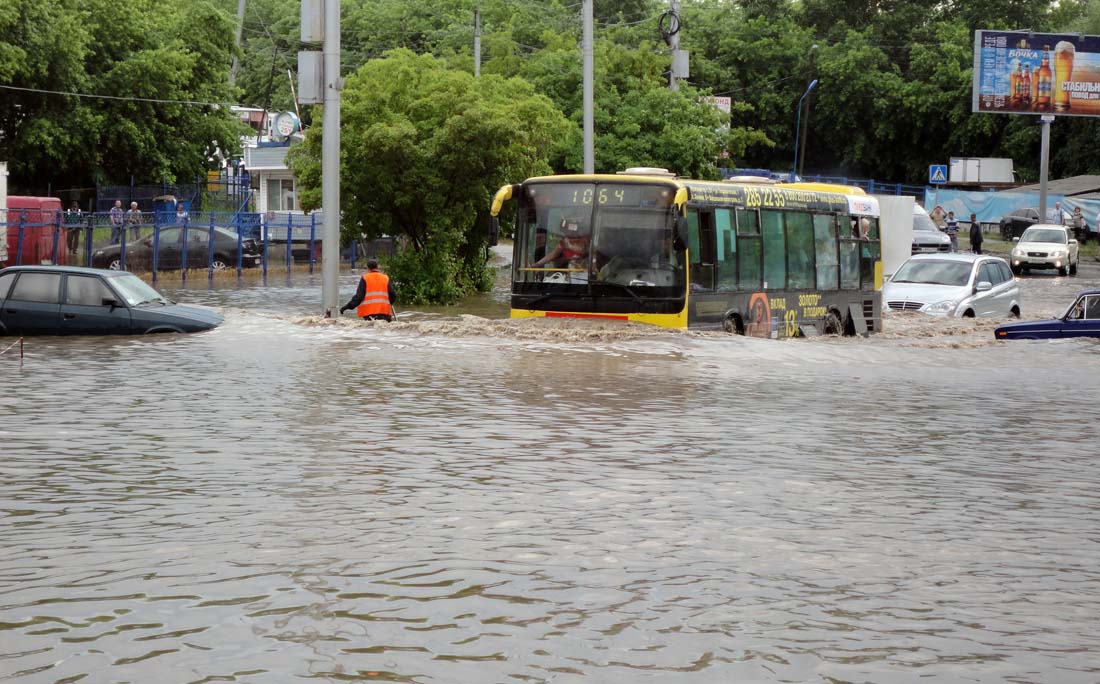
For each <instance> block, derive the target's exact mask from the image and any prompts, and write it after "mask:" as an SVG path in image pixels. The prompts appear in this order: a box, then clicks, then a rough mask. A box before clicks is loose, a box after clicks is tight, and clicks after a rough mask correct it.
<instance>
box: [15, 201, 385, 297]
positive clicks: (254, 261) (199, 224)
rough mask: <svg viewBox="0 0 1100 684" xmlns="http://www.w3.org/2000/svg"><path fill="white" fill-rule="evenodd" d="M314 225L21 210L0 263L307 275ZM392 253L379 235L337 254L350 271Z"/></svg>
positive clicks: (316, 248) (208, 215) (210, 215)
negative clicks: (303, 269) (277, 269)
mask: <svg viewBox="0 0 1100 684" xmlns="http://www.w3.org/2000/svg"><path fill="white" fill-rule="evenodd" d="M13 214H14V211H13V212H11V213H9V216H11V215H13ZM0 218H3V217H2V216H0ZM321 227H322V220H321V217H320V215H319V214H311V215H300V214H287V215H273V216H265V215H261V214H254V213H245V212H240V211H238V212H193V213H190V214H189V215H187V216H186V217H177V216H170V217H167V218H166V217H165V216H164V215H163V214H161V213H159V212H155V213H154V212H149V213H141V214H131V215H129V216H127V215H125V214H123V215H122V217H121V218H120V217H118V216H117V215H116V216H115V217H112V216H111V215H110V213H109V212H98V213H67V212H58V211H48V212H47V211H31V212H27V211H24V212H21V213H20V215H19V219H18V221H13V222H11V223H4V222H0V231H3V234H5V235H7V236H8V260H7V262H6V263H0V266H7V265H21V264H38V263H49V264H69V265H81V266H92V267H95V268H114V269H121V270H134V271H140V272H150V273H151V274H152V278H153V280H154V281H156V279H157V275H158V273H161V272H164V271H169V270H171V271H180V272H181V273H182V275H183V277H185V278H186V274H187V271H188V270H189V269H195V268H202V269H206V270H207V271H208V274H209V276H210V277H213V275H214V273H215V272H216V271H219V270H226V269H231V268H232V269H235V270H236V272H237V274H238V275H241V274H242V272H243V271H244V269H245V268H260V269H262V272H263V274H264V275H267V273H268V270H269V268H270V267H272V266H275V265H281V266H283V267H285V269H286V271H287V272H288V273H289V272H290V270H291V268H292V267H293V266H295V265H308V267H309V272H310V273H313V271H314V268H315V267H316V263H317V260H318V257H319V256H320V253H319V252H320V244H321ZM169 231H170V232H169ZM288 236H289V240H288ZM181 246H186V249H185V248H183V247H181ZM273 247H274V248H275V249H272V248H273ZM394 251H395V243H394V241H393V240H392V239H390V238H384V239H381V240H375V241H372V242H370V243H360V244H356V245H354V246H353V248H349V249H346V250H344V251H343V253H342V255H341V256H342V258H343V259H344V260H346V261H349V262H350V264H351V267H352V268H353V269H354V268H355V266H356V261H357V258H358V259H361V258H362V256H364V255H367V256H377V255H379V254H393V253H394ZM273 252H274V254H273ZM279 252H282V253H281V254H280V253H279Z"/></svg>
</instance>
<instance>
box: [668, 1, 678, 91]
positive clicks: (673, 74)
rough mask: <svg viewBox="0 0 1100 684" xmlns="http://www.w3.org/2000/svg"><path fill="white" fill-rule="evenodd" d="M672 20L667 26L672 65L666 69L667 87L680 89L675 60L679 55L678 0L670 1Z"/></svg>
mask: <svg viewBox="0 0 1100 684" xmlns="http://www.w3.org/2000/svg"><path fill="white" fill-rule="evenodd" d="M670 5H671V8H670V12H671V13H672V16H671V18H670V21H671V22H672V23H671V25H670V27H669V36H668V47H669V48H670V49H671V50H672V65H671V66H670V67H669V70H668V89H669V90H679V89H680V65H679V64H678V62H677V60H678V58H679V55H680V0H672V2H671V3H670Z"/></svg>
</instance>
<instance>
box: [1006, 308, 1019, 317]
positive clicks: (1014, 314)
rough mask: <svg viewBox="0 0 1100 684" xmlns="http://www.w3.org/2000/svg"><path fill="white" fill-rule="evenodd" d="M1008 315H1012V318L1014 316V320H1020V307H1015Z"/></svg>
mask: <svg viewBox="0 0 1100 684" xmlns="http://www.w3.org/2000/svg"><path fill="white" fill-rule="evenodd" d="M1008 313H1009V314H1010V315H1011V316H1012V317H1013V318H1019V317H1020V307H1018V306H1014V307H1012V309H1011V310H1010V311H1009V312H1008Z"/></svg>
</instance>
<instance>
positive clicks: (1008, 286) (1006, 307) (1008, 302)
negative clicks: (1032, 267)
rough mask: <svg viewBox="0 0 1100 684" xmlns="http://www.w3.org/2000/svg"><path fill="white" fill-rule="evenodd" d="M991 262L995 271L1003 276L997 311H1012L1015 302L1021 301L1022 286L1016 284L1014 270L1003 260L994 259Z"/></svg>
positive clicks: (999, 287)
mask: <svg viewBox="0 0 1100 684" xmlns="http://www.w3.org/2000/svg"><path fill="white" fill-rule="evenodd" d="M991 263H992V268H993V269H994V271H995V273H1000V277H1001V283H1000V284H999V285H998V286H997V287H998V294H997V313H998V314H1002V313H1011V311H1012V304H1013V302H1016V303H1019V298H1020V286H1019V285H1017V284H1016V279H1015V278H1013V277H1012V271H1011V270H1010V269H1009V268H1008V264H1006V263H1005V262H1003V261H993V262H991Z"/></svg>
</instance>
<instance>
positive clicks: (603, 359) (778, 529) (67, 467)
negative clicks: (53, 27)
mask: <svg viewBox="0 0 1100 684" xmlns="http://www.w3.org/2000/svg"><path fill="white" fill-rule="evenodd" d="M1055 280H1065V279H1049V280H1046V281H1042V282H1041V283H1040V286H1041V287H1040V286H1036V290H1035V292H1032V295H1033V296H1032V298H1031V300H1030V301H1032V302H1035V304H1033V305H1030V306H1029V304H1028V301H1029V300H1028V299H1025V317H1027V318H1031V317H1035V316H1037V315H1038V313H1039V312H1038V311H1037V309H1040V308H1041V306H1048V308H1051V309H1053V308H1055V306H1054V303H1057V304H1058V306H1063V302H1064V300H1065V298H1066V297H1071V296H1072V294H1073V293H1075V292H1076V290H1077V288H1079V287H1081V286H1083V285H1085V284H1086V283H1085V282H1078V283H1072V287H1069V288H1068V289H1066V291H1065V292H1062V291H1060V290H1061V289H1062V288H1063V286H1062V285H1061V284H1057V285H1056V284H1055ZM354 284H355V283H354V279H353V278H352V277H348V278H344V279H342V287H343V288H344V290H345V294H347V295H350V293H351V291H352V289H353V288H354ZM1036 292H1037V294H1036ZM1067 293H1068V294H1067ZM172 294H173V295H174V296H176V297H178V298H179V299H185V300H187V301H190V302H198V303H204V304H208V305H212V306H218V307H221V308H222V309H223V310H224V311H225V312H226V314H227V322H226V324H225V325H223V326H222V327H220V328H218V329H216V330H213V331H210V332H208V333H202V334H198V335H191V336H160V337H153V338H137V339H124V338H108V339H62V338H42V339H38V340H32V341H30V342H29V343H28V345H27V358H26V359H25V361H24V364H23V366H22V367H20V366H19V365H18V364H17V362H12V361H9V360H7V359H5V358H3V357H0V368H2V369H3V370H4V372H5V374H6V378H5V379H6V383H5V384H6V386H7V387H8V390H7V391H6V392H5V393H4V394H3V395H2V398H0V416H2V418H0V439H2V440H3V442H2V443H3V452H4V458H3V459H0V516H2V520H3V524H2V526H0V549H2V551H3V553H2V555H0V678H5V680H11V681H19V682H76V681H85V682H100V681H111V682H115V681H118V682H121V681H149V680H151V679H155V678H157V677H163V676H164V675H165V674H168V673H171V674H169V675H168V676H169V677H170V678H171V679H172V680H173V681H186V682H211V681H238V682H250V683H259V682H264V683H266V682H272V683H274V682H286V681H290V680H293V679H302V678H312V679H314V680H318V681H325V682H342V681H385V682H423V683H426V682H440V683H451V682H490V681H491V682H503V681H513V680H514V681H525V682H551V681H552V682H581V681H585V682H589V681H594V682H623V683H626V682H631V683H633V682H638V681H643V680H645V681H659V682H679V681H692V682H717V681H729V682H740V681H746V682H755V681H790V682H808V681H822V682H824V681H833V682H865V681H866V682H910V681H916V680H917V679H924V678H929V677H930V678H932V679H933V680H934V681H962V680H965V681H973V682H1004V681H1035V682H1054V681H1056V682H1094V681H1095V680H1096V678H1097V675H1096V672H1097V668H1100V657H1098V656H1097V655H1096V653H1098V652H1100V643H1098V641H1100V639H1098V638H1097V637H1096V634H1097V633H1098V627H1100V624H1098V622H1100V621H1098V618H1097V615H1100V594H1098V592H1097V591H1096V586H1097V582H1098V580H1100V571H1098V570H1097V568H1098V567H1100V565H1098V561H1100V547H1098V544H1097V542H1096V540H1095V537H1096V533H1095V530H1096V529H1097V523H1098V522H1100V500H1098V498H1097V495H1096V491H1097V484H1098V481H1100V464H1098V462H1097V460H1096V458H1095V455H1096V447H1095V444H1096V440H1097V429H1096V427H1095V421H1094V420H1092V415H1093V413H1094V412H1092V413H1090V412H1089V409H1088V408H1087V407H1093V406H1097V405H1100V344H1097V343H1096V342H1093V341H1087V340H1068V341H1062V342H1037V343H1019V344H1006V343H995V342H993V341H992V333H991V326H992V324H991V323H990V322H987V321H977V322H975V321H955V322H952V321H937V320H933V319H928V318H918V317H911V316H898V317H891V318H890V319H888V326H889V327H888V331H889V332H888V333H887V334H886V335H882V336H877V337H872V338H870V339H866V340H864V339H854V340H853V339H849V340H836V339H817V340H804V341H789V342H774V341H766V340H754V339H743V338H730V337H727V336H725V335H717V334H710V333H705V334H699V333H691V334H687V333H677V332H670V331H663V330H655V329H651V328H643V327H641V326H629V327H624V326H619V325H613V324H600V323H592V322H588V323H586V324H585V325H578V326H569V325H562V324H561V323H560V322H553V321H510V320H502V319H503V317H504V316H506V307H507V301H506V299H505V298H500V297H496V296H489V297H487V298H486V299H485V300H484V301H485V302H486V304H485V305H484V306H485V308H475V309H473V310H471V309H468V308H466V307H463V308H458V309H451V310H440V311H420V310H410V311H408V312H407V313H405V314H403V316H402V322H399V323H396V324H394V325H390V326H386V325H381V324H364V323H361V322H359V321H356V320H354V319H351V318H350V317H349V318H345V319H342V320H340V321H335V322H334V321H324V320H323V319H320V318H319V317H317V316H316V313H317V310H318V309H319V280H318V281H317V283H312V282H297V281H292V282H291V283H288V284H286V283H283V284H279V285H275V284H274V283H272V282H270V281H269V285H268V287H267V288H262V287H256V286H242V287H241V288H239V289H238V288H225V287H222V288H220V289H215V290H206V289H203V288H195V287H193V286H192V287H191V288H190V289H187V290H180V291H174V292H172ZM342 296H344V295H343V294H342ZM1044 297H1045V298H1046V299H1047V300H1049V301H1050V303H1049V304H1042V302H1043V301H1045V300H1044V299H1043V298H1044ZM494 307H495V308H494ZM1063 308H1064V306H1063ZM943 326H946V327H943ZM906 330H908V334H906ZM944 330H946V331H947V334H945V335H937V334H936V331H944ZM1052 369H1071V372H1066V373H1056V372H1052Z"/></svg>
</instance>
